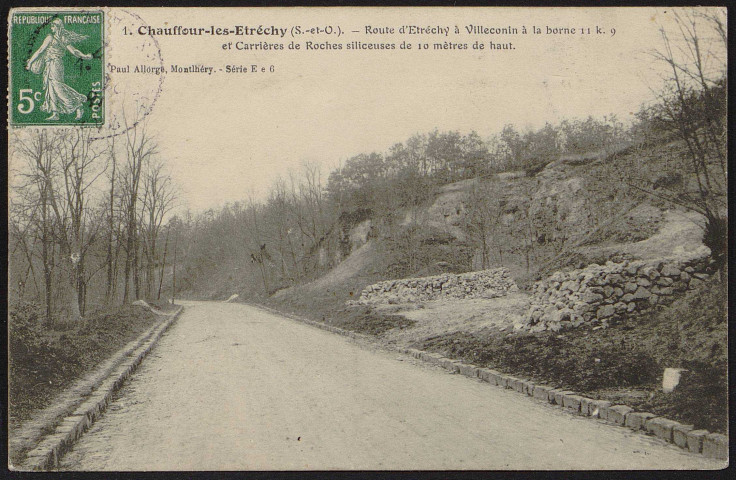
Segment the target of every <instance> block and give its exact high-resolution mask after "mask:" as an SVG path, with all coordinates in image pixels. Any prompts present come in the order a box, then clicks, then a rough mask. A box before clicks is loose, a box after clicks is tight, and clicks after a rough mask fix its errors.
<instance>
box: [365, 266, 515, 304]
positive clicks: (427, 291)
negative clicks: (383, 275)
mask: <svg viewBox="0 0 736 480" xmlns="http://www.w3.org/2000/svg"><path fill="white" fill-rule="evenodd" d="M516 290H518V287H517V286H516V283H515V282H514V280H513V279H512V278H511V276H510V275H509V272H508V270H506V269H505V268H497V269H493V270H481V271H478V272H469V273H462V274H451V273H445V274H442V275H434V276H431V277H421V278H404V279H400V280H386V281H384V282H379V283H376V284H373V285H369V286H368V287H366V288H365V289H364V290H363V292H362V293H361V294H360V298H359V299H358V303H362V304H377V303H411V302H419V301H426V300H438V299H442V298H455V299H457V298H495V297H502V296H504V295H506V294H507V293H508V292H511V291H516Z"/></svg>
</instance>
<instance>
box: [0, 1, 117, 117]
mask: <svg viewBox="0 0 736 480" xmlns="http://www.w3.org/2000/svg"><path fill="white" fill-rule="evenodd" d="M9 23H10V25H9V28H8V32H9V42H10V64H9V69H10V71H9V77H10V89H9V102H10V106H9V109H10V112H9V120H10V124H11V125H13V126H24V125H90V126H101V125H103V124H104V122H105V104H104V95H103V92H104V86H105V85H104V82H105V78H104V77H105V71H104V68H105V48H104V41H105V20H104V14H103V12H101V11H97V10H92V11H81V10H80V11H44V10H42V11H35V12H23V11H14V12H12V13H11V15H10V17H9Z"/></svg>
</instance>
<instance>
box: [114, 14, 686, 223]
mask: <svg viewBox="0 0 736 480" xmlns="http://www.w3.org/2000/svg"><path fill="white" fill-rule="evenodd" d="M671 17H672V12H671V10H670V11H669V12H668V11H667V10H666V9H662V8H659V9H657V8H648V7H647V8H644V7H639V8H598V9H595V8H588V9H580V8H529V9H522V8H479V9H471V8H456V9H453V8H423V9H399V8H370V9H365V8H352V9H312V8H310V9H306V8H301V9H260V10H254V9H214V8H213V9H158V8H156V9H128V10H121V9H117V10H114V11H111V13H110V14H109V21H110V27H109V31H108V38H109V39H110V42H109V47H108V49H107V52H106V54H107V60H106V61H107V62H108V67H109V66H110V64H112V65H130V66H131V68H134V67H135V66H136V65H143V66H160V65H163V66H164V68H165V69H166V70H167V72H166V73H165V74H164V75H163V78H162V77H161V75H156V74H138V75H136V74H132V73H117V72H111V73H110V77H109V84H108V90H109V95H108V102H109V105H108V109H110V110H111V111H114V110H115V109H116V108H118V106H119V104H120V102H124V101H130V99H131V98H133V97H135V99H136V100H137V101H140V102H141V104H142V105H143V108H142V111H146V112H147V114H146V115H145V116H143V115H141V118H144V119H145V121H146V122H147V126H148V128H149V129H150V131H151V132H153V133H154V134H155V136H156V140H157V142H158V144H159V149H158V150H159V154H158V155H159V157H160V158H161V159H162V160H164V161H165V162H166V164H167V166H168V169H169V170H170V172H171V174H172V176H173V177H174V179H175V182H176V184H177V185H178V187H179V189H180V191H181V195H180V199H181V200H180V202H181V208H190V209H191V210H193V211H202V210H205V209H208V208H216V207H218V206H221V205H223V204H225V203H226V202H234V201H239V200H240V201H242V200H245V199H247V197H248V196H249V195H253V196H254V197H255V198H257V199H263V198H265V196H266V195H267V193H268V190H269V187H270V186H271V185H272V184H273V183H274V181H275V180H276V179H277V178H279V177H285V176H288V174H289V172H290V171H295V170H298V169H299V168H300V165H302V164H303V163H304V162H312V163H316V164H318V165H319V166H320V168H321V171H322V174H323V180H324V181H326V178H327V175H328V173H329V172H330V171H331V170H333V169H334V168H335V167H337V166H338V165H339V164H340V163H341V162H344V161H345V160H346V159H347V158H349V157H351V156H353V155H356V154H359V153H364V152H373V151H378V152H385V151H386V150H387V149H388V148H389V147H390V146H391V145H392V144H394V143H397V142H403V141H405V140H406V139H407V138H409V137H410V136H411V135H413V134H416V133H427V132H429V131H432V130H434V129H439V130H440V131H447V130H457V131H460V132H461V133H468V132H470V131H472V130H474V131H476V132H478V133H479V134H480V135H481V136H482V137H483V138H486V137H488V136H490V135H491V134H494V133H497V132H499V131H500V130H501V128H502V127H503V126H504V125H505V124H509V123H511V124H514V125H516V126H517V128H520V129H522V128H528V127H530V128H538V127H541V126H543V125H544V123H545V122H550V123H557V122H559V121H561V120H563V119H565V118H584V117H587V116H588V115H592V116H594V117H602V116H603V115H607V114H611V113H613V114H616V115H617V116H618V117H619V118H620V119H621V120H624V121H628V120H630V119H631V118H632V117H631V116H632V114H633V113H634V112H636V111H637V110H638V108H639V106H640V105H641V104H642V103H643V102H647V101H651V99H652V98H653V93H652V88H654V89H655V90H656V89H657V88H658V86H659V85H660V80H659V75H661V73H662V65H660V64H657V63H656V62H654V61H653V59H652V57H651V55H650V54H649V52H651V50H652V49H653V48H655V47H657V46H659V45H660V44H661V38H660V34H659V32H658V29H659V27H660V25H665V26H667V27H668V28H669V26H670V25H671ZM471 24H472V25H479V26H484V27H493V28H501V27H507V26H514V27H516V28H519V29H521V26H525V27H526V28H527V30H528V32H529V33H527V34H526V35H523V34H517V35H467V34H461V35H455V34H454V33H453V32H454V27H455V26H458V28H460V29H461V32H462V31H463V30H464V28H465V26H467V25H471ZM174 25H182V26H193V27H200V26H201V27H207V26H209V25H214V26H215V27H218V26H233V25H246V26H255V27H257V26H258V25H263V26H271V25H273V26H277V27H279V28H281V27H287V28H291V27H293V26H295V25H300V26H302V27H305V26H306V27H309V26H327V25H329V26H332V27H333V28H336V27H340V28H341V29H342V30H343V32H344V33H343V35H342V36H340V37H334V36H332V37H331V36H327V35H316V36H310V35H307V36H304V37H301V38H300V39H297V40H299V41H301V43H302V44H303V43H304V42H305V41H307V40H312V41H315V42H320V43H322V42H325V41H328V42H332V43H343V44H347V43H348V42H350V41H353V40H358V41H363V42H371V43H376V42H383V43H388V42H393V43H395V44H397V46H398V45H399V44H400V43H401V42H402V41H408V42H409V43H411V44H413V46H414V48H413V49H412V50H395V51H391V52H385V51H364V50H362V51H352V50H351V51H348V50H342V51H304V50H301V51H290V50H284V51H277V52H263V51H243V50H235V49H234V48H233V49H224V48H223V45H224V44H225V43H227V42H229V41H232V42H233V43H234V42H236V41H247V42H257V41H263V40H266V41H269V42H278V43H283V44H285V45H287V44H288V43H289V42H290V41H292V38H291V37H290V36H289V35H288V34H287V36H285V37H284V38H279V37H278V36H276V37H257V36H250V37H243V36H240V37H216V36H201V37H199V36H198V37H183V36H176V37H173V36H155V37H150V36H148V35H139V34H138V33H137V32H136V29H137V28H139V27H140V26H151V27H154V28H161V27H167V26H174ZM367 25H371V26H376V27H394V28H395V29H397V30H398V28H399V27H400V26H402V25H406V26H425V27H430V26H443V27H450V34H449V36H448V37H444V36H423V35H400V34H398V33H394V34H385V35H381V34H371V35H367V34H365V27H366V26H367ZM124 26H130V27H132V30H133V31H134V32H136V33H134V34H131V35H125V34H124V31H123V27H124ZM532 26H538V27H541V28H542V31H543V32H546V29H547V27H551V28H577V29H578V30H577V32H576V34H575V35H572V34H570V35H559V34H546V33H543V34H532V33H531V27H532ZM596 26H597V27H600V28H601V30H602V31H603V32H605V33H601V34H596V33H595V31H596ZM580 27H585V28H590V29H591V31H592V33H591V34H580V32H579V29H580ZM611 29H615V35H612V34H611ZM353 30H357V31H358V32H359V33H353ZM476 40H479V41H482V43H484V44H486V45H487V44H488V42H489V41H494V42H498V43H508V42H511V43H512V44H513V46H514V48H515V49H514V50H500V51H488V50H484V51H477V50H472V49H469V50H462V51H447V50H442V51H434V50H432V44H433V43H436V42H444V41H451V42H456V43H468V44H470V45H472V43H473V42H474V41H476ZM419 43H428V44H429V45H430V50H429V51H426V50H425V51H419V50H418V49H417V44H419ZM343 48H344V47H343ZM193 64H194V65H204V66H212V67H213V68H215V69H219V68H223V69H224V68H225V67H226V66H227V65H236V66H239V65H247V66H250V65H253V64H256V65H258V66H259V68H260V67H266V70H267V71H266V72H265V73H248V74H242V73H225V72H219V71H217V72H215V73H213V74H212V75H208V74H207V73H198V74H178V73H173V72H171V68H172V65H179V66H182V67H187V66H190V65H193ZM271 65H273V68H274V72H269V71H268V70H269V68H270V66H271Z"/></svg>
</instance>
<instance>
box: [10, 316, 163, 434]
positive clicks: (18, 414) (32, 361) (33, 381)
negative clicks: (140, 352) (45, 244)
mask: <svg viewBox="0 0 736 480" xmlns="http://www.w3.org/2000/svg"><path fill="white" fill-rule="evenodd" d="M43 318H44V316H43V310H42V309H41V308H40V307H39V306H38V305H36V304H32V303H24V304H19V305H14V306H11V308H10V311H9V314H8V320H9V324H8V364H9V365H8V379H9V381H8V400H9V405H10V408H9V409H8V410H9V421H10V424H11V425H13V426H18V425H19V424H20V423H21V422H23V421H24V420H27V419H28V418H30V416H31V414H32V413H33V412H34V411H36V410H38V409H42V408H45V407H47V406H49V405H50V404H51V402H52V401H53V399H54V397H55V396H56V395H58V394H59V393H60V392H62V391H63V390H64V389H66V388H67V387H69V386H70V385H71V384H73V382H74V381H75V380H77V379H79V378H81V377H82V376H83V375H84V374H85V373H87V372H89V371H91V370H92V369H93V368H95V367H96V366H97V365H99V364H100V363H101V362H103V361H104V360H106V359H107V358H109V357H110V356H111V355H113V354H114V353H115V352H117V351H118V350H119V349H120V348H122V347H123V346H124V345H126V344H127V343H128V342H130V341H131V340H133V339H135V338H137V337H138V336H139V335H141V334H142V333H143V332H144V331H145V330H147V329H148V328H150V327H151V326H152V325H153V324H154V323H156V322H157V321H158V319H157V317H156V316H155V315H154V314H153V313H151V312H149V311H147V310H145V309H143V308H141V307H134V306H124V307H121V308H119V309H116V310H114V311H109V312H99V313H95V314H92V315H89V316H88V317H87V318H85V319H84V320H83V321H81V322H79V323H78V324H76V325H73V326H69V327H68V328H66V329H60V328H59V327H58V326H55V327H54V326H50V325H48V324H47V323H46V322H45V321H44V320H43Z"/></svg>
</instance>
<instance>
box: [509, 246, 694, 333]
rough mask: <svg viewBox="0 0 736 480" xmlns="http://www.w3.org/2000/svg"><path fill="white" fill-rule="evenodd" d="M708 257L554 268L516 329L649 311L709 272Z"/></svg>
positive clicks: (545, 327) (564, 325)
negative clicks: (555, 269)
mask: <svg viewBox="0 0 736 480" xmlns="http://www.w3.org/2000/svg"><path fill="white" fill-rule="evenodd" d="M707 270H708V267H707V264H706V261H705V259H703V258H696V259H687V260H667V261H653V262H644V261H623V262H620V263H614V262H612V261H609V262H606V264H605V265H596V264H593V265H589V266H588V267H586V268H584V269H581V270H572V271H569V272H555V273H554V274H553V275H551V276H550V277H549V278H547V279H546V280H543V281H540V282H537V283H536V284H535V286H534V290H533V294H532V299H531V306H530V308H529V310H528V311H527V313H526V315H524V317H523V320H522V322H521V323H518V324H516V325H515V328H516V329H517V330H528V331H531V332H541V331H544V330H552V331H558V330H561V329H565V328H571V327H578V326H580V325H583V324H599V325H607V323H608V322H609V321H611V320H616V319H620V318H622V317H624V316H626V317H631V316H637V315H642V314H645V313H650V312H651V311H652V310H653V309H655V308H656V307H657V306H658V305H665V304H668V303H670V302H672V301H673V300H674V299H675V298H676V296H677V295H678V294H681V293H683V292H685V291H686V290H688V289H693V288H695V287H696V286H697V285H698V284H699V283H700V282H702V281H703V280H705V279H706V278H707V277H708V273H706V272H707Z"/></svg>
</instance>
